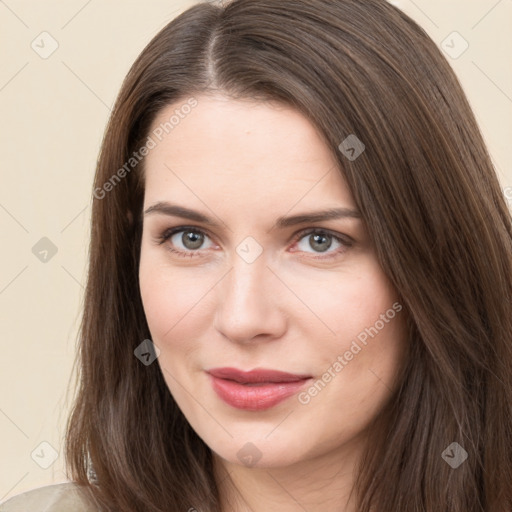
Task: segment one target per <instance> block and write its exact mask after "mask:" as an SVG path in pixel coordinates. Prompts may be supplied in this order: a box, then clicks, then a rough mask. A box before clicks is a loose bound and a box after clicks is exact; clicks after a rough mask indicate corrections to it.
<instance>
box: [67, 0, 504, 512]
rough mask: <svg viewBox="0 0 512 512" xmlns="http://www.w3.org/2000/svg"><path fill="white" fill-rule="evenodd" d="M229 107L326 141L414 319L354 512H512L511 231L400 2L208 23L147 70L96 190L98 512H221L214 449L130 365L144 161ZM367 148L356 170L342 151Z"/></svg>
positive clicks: (74, 425)
mask: <svg viewBox="0 0 512 512" xmlns="http://www.w3.org/2000/svg"><path fill="white" fill-rule="evenodd" d="M215 90H217V91H221V92H223V93H224V94H226V95H228V96H230V97H233V98H252V99H259V100H261V101H267V100H277V101H282V102H284V103H286V104H288V105H291V106H293V107H295V108H296V109H298V110H299V111H300V112H302V113H303V115H305V116H306V117H307V118H308V119H309V120H310V121H311V122H312V123H313V124H314V125H315V126H316V127H317V128H318V130H319V132H320V133H321V135H322V137H323V138H324V139H325V142H326V144H328V146H329V147H330V148H331V149H332V152H333V154H334V155H335V157H336V158H337V161H338V162H339V167H340V172H341V173H342V174H343V176H344V178H345V180H346V182H347V183H348V186H349V187H350V190H351V192H352V194H353V197H354V199H355V202H356V205H357V207H358V208H359V210H360V211H361V213H362V216H363V219H364V221H365V223H366V225H367V227H368V230H369V235H370V237H371V240H372V241H373V244H374V246H375V248H376V253H377V256H378V258H379V261H380V264H381V266H382V269H383V271H384V272H385V273H386V274H387V276H389V278H390V280H391V282H392V284H393V285H394V286H395V287H396V289H397V290H398V292H399V294H400V296H401V298H402V303H403V306H404V309H405V311H406V312H407V318H408V319H409V332H410V339H409V345H410V356H409V357H408V359H407V361H406V363H405V368H404V369H403V374H402V380H401V383H400V386H399V388H398V390H397V392H396V393H395V395H394V396H393V399H392V400H391V401H390V406H389V407H387V408H386V410H385V411H384V412H383V413H382V415H381V416H379V418H377V419H376V421H375V424H374V425H373V427H374V429H373V431H374V433H375V434H374V436H373V437H372V438H371V442H370V444H369V445H368V449H367V451H366V453H365V455H364V457H363V458H362V460H361V464H360V467H359V468H358V469H359V473H358V478H357V480H356V481H357V483H356V487H355V491H357V493H356V494H357V496H358V511H360V512H369V511H370V510H372V511H375V512H390V511H393V512H416V511H417V512H420V511H421V512H439V511H440V510H442V511H449V512H477V511H478V512H482V511H483V512H502V511H505V510H507V511H509V510H511V509H512V226H511V218H510V214H509V211H508V209H507V206H506V202H505V200H504V197H503V195H502V192H501V189H500V186H499V183H498V180H497V178H496V174H495V171H494V169H493V166H492V164H491V160H490V157H489V155H488V152H487V150H486V147H485V145H484V142H483V139H482V136H481V134H480V131H479V128H478V126H477V123H476V121H475V118H474V115H473V113H472V111H471V109H470V107H469V105H468V102H467V100H466V98H465V96H464V93H463V91H462V89H461V86H460V84H459V82H458V80H457V78H456V77H455V74H454V73H453V71H452V70H451V68H450V66H449V64H448V63H447V61H446V59H445V58H444V57H443V55H442V54H441V52H440V50H439V49H438V48H437V47H436V45H435V44H434V43H433V42H432V40H431V39H430V38H429V37H428V36H427V34H426V33H425V32H424V30H423V29H421V28H420V27H419V26H418V25H417V24H416V23H415V22H413V21H412V20H411V19H409V18H408V17H407V16H406V15H405V14H403V13H402V12H401V11H400V10H399V9H397V8H395V7H393V6H392V5H390V4H388V3H387V2H386V1H384V0H279V1H276V0H234V1H233V2H231V3H228V4H227V5H225V6H223V7H221V6H214V5H212V4H206V3H205V4H199V5H196V6H194V7H192V8H190V9H189V10H187V11H186V12H184V13H183V14H182V15H180V16H179V17H177V18H176V19H175V20H173V21H172V22H171V23H169V24H168V25H167V26H166V27H165V28H163V29H162V30H161V31H160V32H159V33H158V34H157V35H156V36H155V37H154V39H153V40H152V41H151V42H150V43H149V45H148V46H147V47H146V48H145V49H144V51H143V52H142V53H141V55H140V56H139V57H138V59H137V60H136V62H135V63H134V64H133V66H132V68H131V70H130V72H129V73H128V75H127V77H126V79H125V81H124V83H123V86H122V88H121V91H120V93H119V96H118V98H117V102H116V104H115V107H114V110H113V112H112V116H111V118H110V121H109V124H108V127H107V130H106V133H105V137H104V140H103V145H102V149H101V154H100V157H99V161H98V166H97V171H96V177H95V184H94V197H93V211H92V233H91V245H90V261H89V274H88V281H87V289H86V295H85V306H84V314H83V320H82V325H81V331H80V350H79V358H80V359H79V362H80V368H79V370H80V371H79V374H78V380H79V387H78V392H77V396H76V399H75V403H74V407H73V410H72V414H71V416H70V419H69V423H68V429H67V438H66V458H67V464H68V468H69V476H70V478H71V479H72V480H74V481H76V482H78V483H79V484H81V485H83V486H86V490H87V492H88V493H89V494H90V497H91V499H92V500H94V501H95V502H96V504H97V506H98V507H100V508H101V509H102V510H122V511H123V512H130V511H139V512H140V511H142V510H144V511H155V512H156V511H161V512H163V511H186V510H189V509H191V508H194V509H196V510H197V511H205V512H214V511H217V512H218V511H219V510H220V506H219V495H218V489H217V485H216V482H215V480H214V477H213V471H212V457H211V451H210V449H209V448H208V446H206V445H205V443H204V442H203V441H202V440H201V439H200V438H199V437H198V436H197V435H196V433H195V432H194V431H193V429H192V428H191V427H190V425H189V424H188V422H187V421H186V419H185V417H184V416H183V414H182V413H181V411H180V410H179V408H178V406H177V405H176V403H175V402H174V400H173V398H172V396H171V394H170V393H169V390H168V388H167V386H166V384H165V381H164V379H163V377H162V374H161V371H160V368H159V366H158V365H157V364H152V365H148V366H145V365H144V364H141V362H140V361H139V360H138V359H137V358H136V357H135V356H134V349H135V348H136V347H137V346H138V345H140V343H141V342H142V341H143V340H145V339H147V338H150V333H149V329H148V326H147V323H146V319H145V315H144V311H143V307H142V303H141V299H140V292H139V288H138V265H139V253H140V242H141V229H142V225H141V210H142V204H143V197H144V178H143V173H142V170H143V165H144V160H143V158H142V159H140V163H139V157H138V156H137V158H136V157H135V156H134V155H135V154H137V155H138V154H139V149H140V148H141V147H142V146H143V145H144V144H145V141H146V142H147V141H148V139H147V137H148V135H149V129H150V126H151V123H152V121H153V120H154V119H155V116H156V115H157V113H159V112H160V111H161V109H162V108H163V107H165V106H167V105H169V104H171V103H176V102H178V103H179V102H180V101H183V103H186V102H187V100H189V99H190V98H192V97H194V98H196V99H199V101H200V96H201V94H207V93H208V92H209V91H215ZM351 135H352V136H355V137H357V139H359V140H360V141H361V142H362V143H363V144H364V146H365V149H364V152H363V153H362V154H361V155H360V156H359V157H358V158H355V159H354V158H348V157H347V156H350V155H347V154H346V152H344V151H340V149H338V147H339V145H340V143H342V141H344V140H345V139H346V138H347V137H349V136H351ZM171 136H172V134H171ZM352 140H355V139H352ZM342 149H343V146H342ZM127 162H129V164H128V165H127ZM121 168H124V170H125V172H124V173H123V172H120V171H119V170H120V169H121ZM453 443H458V444H457V445H454V444H453ZM459 445H460V448H459ZM462 450H464V451H462ZM454 453H458V454H459V455H460V454H461V453H466V454H467V459H466V460H465V461H464V462H463V463H461V464H460V465H459V466H458V467H453V466H454V465H453V464H450V463H449V458H450V457H452V458H453V456H454Z"/></svg>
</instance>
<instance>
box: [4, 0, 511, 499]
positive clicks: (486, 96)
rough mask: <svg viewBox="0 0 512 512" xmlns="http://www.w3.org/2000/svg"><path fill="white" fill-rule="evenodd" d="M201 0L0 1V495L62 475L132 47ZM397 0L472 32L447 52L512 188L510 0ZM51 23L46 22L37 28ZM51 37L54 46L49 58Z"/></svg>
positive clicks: (437, 30) (452, 38) (448, 30)
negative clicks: (86, 291)
mask: <svg viewBox="0 0 512 512" xmlns="http://www.w3.org/2000/svg"><path fill="white" fill-rule="evenodd" d="M276 1H277V0H276ZM193 3H195V2H194V1H192V0H190V1H185V0H166V1H161V0H151V1H148V2H135V1H126V0H125V1H121V0H111V1H109V2H104V1H100V0H89V1H87V0H67V1H66V2H63V1H60V2H58V1H56V0H47V1H44V2H43V1H40V2H38V1H22V0H5V1H4V0H0V38H1V40H0V48H2V53H1V63H0V107H1V112H2V123H1V137H0V144H1V151H0V156H1V161H2V165H1V171H0V172H1V184H2V186H1V189H0V226H1V231H2V251H1V272H0V329H1V331H0V336H1V338H0V339H1V346H0V350H1V352H0V353H1V356H0V361H1V363H0V461H1V462H0V502H1V501H3V500H4V499H6V498H8V497H10V496H13V495H15V494H18V493H20V492H23V491H25V490H28V489H31V488H34V487H38V486H41V485H45V484H50V483H57V482H63V481H65V480H66V476H65V474H64V472H63V457H62V456H61V455H60V452H61V450H62V436H63V433H64V424H65V420H66V416H67V413H68V411H69V396H68V397H67V395H66V391H67V387H68V382H69V379H70V376H71V369H72V362H73V358H74V351H75V343H76V334H77V328H78V324H79V318H80V309H81V305H82V294H83V284H84V282H85V270H86V253H87V244H88V237H89V225H88V224H89V219H90V217H89V214H90V201H89V198H90V194H91V187H92V179H93V174H94V165H95V161H96V158H97V154H98V149H99V145H100V142H101V137H102V135H103V130H104V127H105V124H106V121H107V118H108V115H109V112H110V107H111V106H112V104H113V101H114V99H115V96H116V94H117V92H118V90H119V87H120V85H121V81H122V79H123V77H124V75H125V74H126V72H127V71H128V69H129V67H130V65H131V63H132V62H133V60H134V59H135V58H136V56H137V55H138V54H139V53H140V51H141V50H142V49H143V47H144V46H145V45H146V44H147V43H148V42H149V40H150V39H151V38H152V37H153V36H154V35H155V34H156V32H157V31H158V30H160V29H161V28H162V27H163V26H164V25H165V24H167V23H168V22H169V21H170V20H171V19H172V18H173V17H175V16H176V15H177V14H178V13H179V12H181V11H182V10H184V9H186V8H187V7H188V6H190V5H192V4H193ZM393 3H395V4H396V5H398V6H399V7H400V8H402V9H403V10H404V11H405V12H407V13H408V14H409V15H410V16H412V17H413V18H414V19H415V20H417V21H418V22H419V23H420V24H421V25H422V26H423V27H424V28H425V29H426V30H427V32H428V33H429V34H430V35H431V37H432V38H433V39H434V41H435V42H436V43H437V44H438V45H440V46H441V47H443V46H445V45H448V46H449V47H451V48H448V50H449V51H450V52H451V53H452V56H456V55H457V54H458V53H460V52H461V50H462V49H463V48H464V46H463V45H465V43H464V40H465V41H467V44H469V47H468V49H467V50H466V51H465V52H464V53H462V54H461V55H460V56H458V57H457V58H453V57H450V56H448V57H447V58H448V60H449V61H450V62H451V64H452V65H453V67H454V69H455V71H456V72H457V74H458V75H459V77H460V80H461V82H462V84H463V87H464V89H465V91H466V93H467V95H468V97H469V100H470V102H471V104H472V105H473V108H474V110H475V112H476V115H477V118H478V121H479V123H480V125H481V128H482V130H483V133H484V136H485V138H486V140H487V143H488V145H489V149H490V152H491V154H492V157H493V160H494V162H495V164H496V167H497V170H498V173H499V177H500V180H501V182H502V185H503V187H504V190H505V192H507V191H508V192H510V193H508V192H507V195H508V196H510V198H511V201H512V188H510V189H507V188H506V187H512V172H511V170H510V161H511V149H510V146H511V141H512V115H511V114H512V69H511V66H510V64H509V63H510V61H511V58H510V57H511V53H512V52H511V46H512V30H511V20H512V2H511V1H510V0H500V1H497V0H469V1H468V0H451V1H447V0H435V1H434V0H415V1H412V0H398V1H396V2H393ZM44 31H46V32H48V33H49V34H50V35H49V36H48V35H43V36H40V34H41V33H42V32H44ZM454 31H456V32H458V33H459V34H460V36H461V37H462V38H463V39H461V38H460V37H459V36H457V35H453V34H452V33H453V32H454ZM33 41H34V43H32V42H33ZM54 41H56V42H57V43H58V48H57V50H56V51H55V52H54V53H53V54H51V55H50V56H48V57H47V58H42V57H41V56H40V55H41V54H43V56H46V55H44V52H45V51H46V52H49V51H50V50H51V49H52V44H54V45H55V44H56V43H55V42H54ZM443 41H445V43H444V44H443V43H442V42H443ZM31 44H32V45H33V46H34V49H33V48H32V47H31ZM43 237H47V238H48V239H49V240H51V242H52V243H53V244H54V246H55V247H56V248H57V253H56V254H55V255H53V256H52V253H51V252H49V253H48V254H47V255H46V258H47V261H46V262H42V261H40V259H38V257H36V255H35V254H34V253H33V252H32V248H33V247H34V246H35V245H36V243H38V242H39V240H40V239H41V238H43ZM36 252H37V251H36ZM43 256H44V254H40V257H43ZM41 443H48V444H43V445H41ZM54 457H56V459H55V460H53V458H54ZM42 466H43V467H42ZM44 466H48V467H47V468H46V469H45V468H44Z"/></svg>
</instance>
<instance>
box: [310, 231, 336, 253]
mask: <svg viewBox="0 0 512 512" xmlns="http://www.w3.org/2000/svg"><path fill="white" fill-rule="evenodd" d="M311 236H312V237H313V244H310V245H311V247H312V248H313V249H317V250H319V251H320V252H325V251H326V250H327V249H329V247H330V246H331V243H332V241H331V240H330V239H329V238H327V237H326V236H325V235H318V234H314V235H311ZM322 240H323V241H324V243H325V241H326V240H327V241H328V242H329V244H328V245H327V246H325V245H324V246H322V245H321V243H322V242H321V241H322ZM319 244H320V245H319Z"/></svg>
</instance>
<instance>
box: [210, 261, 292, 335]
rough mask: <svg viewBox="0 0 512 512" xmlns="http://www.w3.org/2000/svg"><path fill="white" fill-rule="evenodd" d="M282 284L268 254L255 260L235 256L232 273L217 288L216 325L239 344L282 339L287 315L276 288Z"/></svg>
mask: <svg viewBox="0 0 512 512" xmlns="http://www.w3.org/2000/svg"><path fill="white" fill-rule="evenodd" d="M280 286H282V283H281V282H280V281H279V279H278V278H277V277H276V276H275V275H274V273H273V271H272V270H271V269H270V268H268V267H267V262H266V260H265V258H264V253H263V254H262V255H260V256H259V257H258V258H257V259H256V260H255V261H253V262H252V263H247V262H246V261H244V260H243V259H242V258H240V257H238V255H235V258H234V264H233V267H232V269H231V271H230V272H228V274H227V275H226V276H225V278H224V279H223V280H222V281H221V283H219V285H218V286H217V287H216V288H217V293H218V295H217V309H216V313H215V319H214V327H215V328H216V329H217V330H218V331H219V332H220V333H221V334H222V335H224V336H225V337H226V338H228V339H229V340H231V341H233V342H235V343H243V344H246V343H251V342H253V343H254V341H256V339H258V340H260V341H263V340H271V339H276V338H279V337H281V336H282V335H283V333H284V332H285V330H286V322H287V320H286V315H285V314H284V312H283V310H282V307H283V304H280V303H279V300H280V299H279V298H280V297H281V294H280V293H276V289H277V288H278V287H280Z"/></svg>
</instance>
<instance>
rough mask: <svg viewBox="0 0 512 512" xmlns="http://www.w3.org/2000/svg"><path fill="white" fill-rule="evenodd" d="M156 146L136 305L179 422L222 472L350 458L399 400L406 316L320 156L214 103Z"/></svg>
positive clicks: (314, 142)
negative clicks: (394, 393) (342, 454)
mask: <svg viewBox="0 0 512 512" xmlns="http://www.w3.org/2000/svg"><path fill="white" fill-rule="evenodd" d="M184 103H185V102H181V103H177V104H175V105H171V106H169V107H167V108H165V109H164V110H162V111H161V112H160V114H159V116H158V118H157V119H156V120H155V122H154V125H153V127H152V132H153V133H160V132H154V130H158V127H159V126H161V124H162V123H165V122H166V121H168V120H169V118H170V117H171V116H172V115H173V114H174V113H175V110H176V109H179V108H180V105H183V104H184ZM189 110H190V109H187V111H189ZM160 131H161V130H160ZM161 139H162V140H161V141H158V143H157V144H156V146H155V147H154V148H153V149H151V150H150V152H149V154H148V155H147V157H146V163H145V169H146V175H145V198H144V212H145V214H144V224H143V226H144V227H143V236H142V246H141V260H140V269H139V277H140V292H141V297H142V301H143V305H144V310H145V314H146V318H147V321H148V325H149V328H150V332H151V336H152V341H153V342H154V343H155V345H156V346H157V347H158V349H159V350H160V354H159V357H158V359H157V360H156V361H157V363H155V364H159V365H160V367H161V370H162V373H163V376H164V378H165V381H166V383H167V386H168V388H169V391H170V393H171V394H172V396H173V397H174V399H175V401H176V402H177V404H178V406H179V407H180V409H181V410H182V411H183V414H184V415H185V417H186V418H187V420H188V421H189V423H190V425H191V426H192V428H193V429H194V430H195V431H196V432H197V434H198V435H199V436H200V437H201V438H202V439H203V440H204V441H205V443H206V444H207V445H208V446H209V447H210V448H211V449H212V450H213V452H214V453H215V454H216V455H218V456H219V457H220V458H222V459H223V460H225V461H228V462H230V463H236V464H244V465H251V466H258V467H278V466H287V465H290V464H293V463H296V462H299V461H304V460H308V459H312V458H317V457H320V456H322V455H325V454H328V453H330V454H332V453H335V452H339V451H342V450H343V449H345V448H347V447H349V446H355V445H356V444H357V443H358V442H359V441H360V440H361V439H362V436H363V433H364V431H365V429H366V427H367V426H368V425H369V423H370V422H371V421H372V419H374V418H375V416H376V415H377V414H378V412H379V411H380V410H381V409H382V407H383V406H384V405H385V404H386V401H387V400H388V398H389V396H390V393H391V390H392V389H393V387H394V383H395V380H396V376H397V372H398V370H399V368H400V364H401V363H400V362H401V359H402V354H403V353H404V346H405V339H404V331H405V329H404V319H403V314H404V313H401V309H402V306H401V304H400V303H399V301H398V297H397V294H396V291H395V290H394V289H393V288H392V286H391V284H390V282H389V281H388V279H387V278H386V276H385V275H384V273H383V271H382V269H381V268H380V266H379V264H378V262H377V259H376V255H375V252H374V249H373V247H372V245H371V243H370V241H369V237H368V234H367V231H366V228H365V225H364V223H363V221H362V219H361V218H360V216H359V214H358V212H357V209H356V206H355V204H354V201H353V198H352V196H351V193H350V191H349V189H348V187H347V185H346V183H345V182H344V180H343V178H342V176H341V173H340V171H339V168H338V164H337V162H336V160H335V159H334V156H333V155H332V154H331V152H330V150H329V148H328V147H327V145H326V144H325V142H323V140H322V139H321V137H320V136H319V134H318V133H317V131H316V130H315V128H314V127H313V126H312V125H311V124H310V122H309V121H308V120H307V119H306V118H305V117H303V116H302V115H301V114H300V113H298V112H297V111H295V110H293V109H291V108H289V107H286V106H283V105H278V104H269V103H256V102H249V101H240V100H236V101H235V100H232V99H227V98H225V97H222V96H211V97H207V96H200V97H198V98H197V105H196V106H195V108H193V109H191V111H190V113H189V114H188V115H186V116H182V117H180V120H179V124H176V125H175V126H174V128H173V130H172V131H170V132H169V133H168V134H167V135H166V136H163V137H161ZM177 207H179V208H181V210H179V209H178V208H177ZM325 210H331V213H332V212H334V211H337V214H336V215H334V214H332V215H331V216H330V217H329V216H325V215H321V214H320V212H325ZM307 217H311V218H309V219H308V218H307ZM253 370H254V371H253ZM266 370H273V371H270V372H267V371H266ZM250 371H253V372H252V373H245V372H250ZM280 372H284V373H280Z"/></svg>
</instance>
